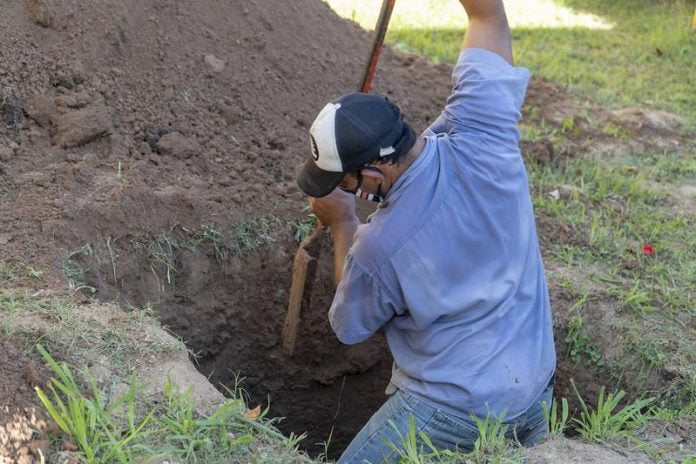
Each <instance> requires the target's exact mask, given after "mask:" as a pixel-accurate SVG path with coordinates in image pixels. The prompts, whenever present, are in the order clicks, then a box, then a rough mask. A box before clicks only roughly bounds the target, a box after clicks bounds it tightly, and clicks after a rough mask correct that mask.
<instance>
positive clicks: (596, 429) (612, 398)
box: [573, 383, 654, 443]
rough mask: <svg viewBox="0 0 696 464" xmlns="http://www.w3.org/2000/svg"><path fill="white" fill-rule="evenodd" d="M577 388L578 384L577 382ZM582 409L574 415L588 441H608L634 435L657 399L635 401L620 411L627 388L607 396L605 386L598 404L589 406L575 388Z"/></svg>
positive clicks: (577, 428)
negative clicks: (577, 415)
mask: <svg viewBox="0 0 696 464" xmlns="http://www.w3.org/2000/svg"><path fill="white" fill-rule="evenodd" d="M573 388H575V384H574V383H573ZM575 392H576V394H577V396H578V399H579V400H580V405H581V408H582V410H581V411H580V416H579V417H578V418H574V419H573V422H575V423H576V424H577V427H576V430H577V431H578V432H579V433H580V435H581V436H582V437H583V438H585V439H586V440H588V441H595V442H599V443H604V442H606V440H608V439H610V438H614V437H621V436H623V437H626V436H631V434H632V433H633V432H635V431H636V430H637V429H638V428H640V427H641V426H643V425H645V424H646V423H647V421H648V420H649V417H648V416H647V415H646V414H645V413H644V411H646V410H647V408H648V406H649V405H650V404H651V403H652V402H653V401H654V399H653V398H646V399H643V400H639V401H634V402H632V403H630V404H628V405H626V406H624V407H623V408H620V409H619V410H618V411H617V408H618V407H619V405H620V404H621V401H622V399H623V397H624V396H625V392H623V391H619V392H617V393H608V394H606V396H605V388H604V387H602V388H601V389H600V392H599V397H598V399H597V406H596V407H594V408H593V407H591V406H589V405H588V404H587V403H586V402H585V401H584V400H583V399H582V397H581V396H580V394H579V393H578V392H577V390H575Z"/></svg>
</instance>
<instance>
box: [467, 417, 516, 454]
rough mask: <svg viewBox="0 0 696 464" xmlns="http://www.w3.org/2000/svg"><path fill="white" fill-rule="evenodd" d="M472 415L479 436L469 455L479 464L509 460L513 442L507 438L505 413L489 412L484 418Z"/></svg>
mask: <svg viewBox="0 0 696 464" xmlns="http://www.w3.org/2000/svg"><path fill="white" fill-rule="evenodd" d="M472 417H473V419H474V421H475V423H476V428H477V429H478V433H479V436H478V438H477V439H476V441H475V442H474V449H473V450H472V451H471V453H469V454H468V455H467V457H469V458H470V459H472V461H473V462H474V463H477V464H479V463H480V464H484V463H500V462H506V461H507V462H509V460H508V459H507V458H508V456H509V455H510V451H511V449H512V445H513V444H512V442H511V441H510V440H507V439H506V438H505V434H506V433H507V426H506V425H504V424H503V419H504V413H503V414H501V415H500V416H495V415H491V414H489V415H487V416H486V418H485V419H484V420H481V419H480V418H479V417H476V416H472Z"/></svg>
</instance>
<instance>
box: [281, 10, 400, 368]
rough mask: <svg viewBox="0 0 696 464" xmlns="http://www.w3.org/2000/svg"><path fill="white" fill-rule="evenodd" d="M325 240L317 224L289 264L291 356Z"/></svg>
mask: <svg viewBox="0 0 696 464" xmlns="http://www.w3.org/2000/svg"><path fill="white" fill-rule="evenodd" d="M395 1H396V0H383V1H382V8H381V10H380V12H379V18H378V19H377V26H376V27H375V35H374V38H373V40H372V47H371V49H370V55H369V56H368V59H367V63H366V64H365V69H364V71H363V74H362V77H361V79H360V87H359V89H360V91H361V92H363V93H368V92H369V91H370V87H371V86H372V77H373V76H374V74H375V69H377V62H378V61H379V56H380V54H381V53H382V44H383V43H384V36H385V35H386V33H387V26H388V25H389V19H390V18H391V14H392V11H393V10H394V3H395ZM323 238H324V225H323V224H321V223H317V225H316V226H315V227H314V229H313V230H312V233H311V234H310V235H309V236H308V237H307V238H305V239H304V240H303V241H302V243H300V246H299V248H298V249H297V252H296V253H295V259H294V260H293V263H292V284H291V285H290V298H289V301H288V311H287V314H286V315H285V324H284V325H283V349H284V350H285V353H286V354H288V355H290V356H292V354H293V353H294V351H295V343H296V341H297V332H298V330H299V326H300V313H301V310H302V308H303V307H304V308H309V304H310V301H311V297H312V288H313V287H314V280H315V278H316V274H317V262H318V260H319V257H320V256H321V243H322V240H323Z"/></svg>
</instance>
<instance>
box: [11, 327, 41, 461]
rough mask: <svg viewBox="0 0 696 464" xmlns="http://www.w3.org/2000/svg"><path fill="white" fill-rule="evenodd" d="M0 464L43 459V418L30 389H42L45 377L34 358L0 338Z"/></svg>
mask: <svg viewBox="0 0 696 464" xmlns="http://www.w3.org/2000/svg"><path fill="white" fill-rule="evenodd" d="M0 353H2V356H1V357H0V399H1V401H2V403H1V404H0V463H5V462H11V461H9V460H7V461H6V458H8V457H13V459H15V460H16V462H18V463H22V464H30V463H34V462H37V463H38V462H40V458H41V453H43V455H44V456H47V452H46V450H47V448H48V441H47V437H46V428H47V423H46V418H45V414H44V413H43V410H42V406H41V403H40V402H39V398H38V397H37V396H36V393H35V392H34V387H42V388H45V385H46V382H47V379H48V373H47V372H46V369H45V368H44V367H43V364H42V363H41V361H40V360H38V359H35V358H36V356H27V355H26V354H25V352H24V349H23V347H21V346H19V345H17V343H15V342H12V341H9V340H4V339H1V338H0Z"/></svg>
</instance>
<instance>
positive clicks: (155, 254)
mask: <svg viewBox="0 0 696 464" xmlns="http://www.w3.org/2000/svg"><path fill="white" fill-rule="evenodd" d="M178 250H179V244H178V243H177V241H176V240H175V239H174V238H172V237H170V236H169V235H167V234H164V233H160V234H158V235H157V237H156V238H155V240H153V241H151V242H150V243H149V244H148V246H147V259H148V261H149V262H150V269H151V270H152V272H153V274H155V277H156V276H157V272H156V271H157V270H161V272H162V273H164V275H165V276H166V278H167V284H169V285H172V283H173V281H174V275H175V274H177V273H178V271H177V269H176V261H175V252H176V251H178ZM158 280H159V279H158Z"/></svg>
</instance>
